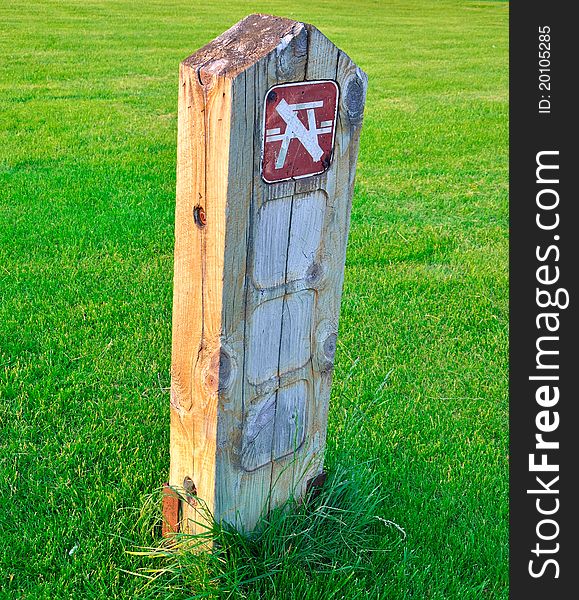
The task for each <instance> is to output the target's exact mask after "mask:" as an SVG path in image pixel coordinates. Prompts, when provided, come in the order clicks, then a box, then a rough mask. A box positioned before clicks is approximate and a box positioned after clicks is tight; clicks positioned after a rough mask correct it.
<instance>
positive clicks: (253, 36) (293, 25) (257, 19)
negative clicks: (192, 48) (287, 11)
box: [183, 14, 306, 83]
mask: <svg viewBox="0 0 579 600" xmlns="http://www.w3.org/2000/svg"><path fill="white" fill-rule="evenodd" d="M304 28H305V24H304V23H300V22H298V21H293V20H292V19H285V18H283V17H274V16H272V15H263V14H254V15H249V16H248V17H245V19H242V20H241V21H239V23H236V24H235V25H234V26H233V27H231V28H230V29H228V30H227V31H225V32H224V33H222V34H221V35H220V36H219V37H216V38H215V39H214V40H211V41H210V42H209V43H208V44H206V45H205V46H203V47H202V48H200V49H199V50H197V52H195V53H194V54H192V55H191V56H189V57H187V58H186V59H185V60H184V61H183V64H184V65H186V66H188V67H191V68H192V69H196V70H197V72H198V73H199V79H200V81H201V83H205V81H204V79H206V78H208V77H209V78H210V77H228V78H231V79H233V78H234V77H235V76H236V75H238V74H239V73H241V72H242V71H244V70H245V69H247V68H248V67H250V66H251V65H253V64H254V63H256V62H257V61H259V60H260V59H262V58H264V57H265V56H267V55H268V54H269V53H270V52H272V51H273V50H275V48H276V47H277V46H278V45H279V44H285V45H287V43H289V41H290V40H291V39H292V38H294V37H296V36H297V35H299V34H300V32H302V31H303V30H304ZM305 51H306V48H304V52H305Z"/></svg>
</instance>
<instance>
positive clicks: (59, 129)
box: [0, 0, 508, 600]
mask: <svg viewBox="0 0 579 600" xmlns="http://www.w3.org/2000/svg"><path fill="white" fill-rule="evenodd" d="M260 11H261V12H268V13H273V14H278V15H282V16H289V17H294V18H297V19H302V20H305V21H309V22H311V23H313V24H315V25H316V26H318V27H319V28H320V29H321V30H322V31H323V32H324V33H325V34H326V35H328V36H329V37H330V38H331V39H332V40H333V41H334V42H335V43H336V44H337V45H338V46H340V47H341V48H342V49H344V50H345V51H346V52H348V54H350V56H351V57H352V58H353V59H354V60H355V61H356V62H357V63H358V64H359V65H360V66H361V67H362V68H363V69H364V70H365V71H366V72H367V73H368V75H369V90H368V99H367V106H366V116H365V122H364V129H363V135H362V140H361V149H360V158H359V164H358V173H357V180H356V189H355V197H354V201H353V209H352V226H351V233H350V239H349V246H348V255H347V264H346V280H345V286H344V295H343V301H342V316H341V323H340V336H339V344H338V352H337V359H336V360H337V363H336V369H335V374H334V387H333V392H332V401H331V406H330V415H329V435H328V448H327V457H326V464H327V466H328V468H329V471H330V474H331V482H333V483H330V487H331V489H330V491H328V492H326V496H322V500H321V501H318V503H317V504H315V505H314V506H312V507H311V509H310V511H311V512H310V513H309V516H308V514H304V513H303V512H302V513H301V516H300V514H296V515H294V517H295V518H294V517H292V518H294V520H293V521H292V519H291V518H290V519H289V520H286V521H284V523H283V527H282V526H280V524H279V522H278V523H277V526H278V529H276V528H275V527H273V528H272V529H271V530H270V531H269V534H267V535H265V537H263V538H260V539H259V540H257V541H253V542H247V545H245V542H244V541H243V540H242V539H236V538H235V536H233V537H232V539H230V540H229V544H230V548H229V550H228V552H226V553H222V554H221V555H219V560H210V559H208V558H205V559H203V558H194V557H191V556H189V558H183V561H182V562H181V563H179V564H182V565H185V564H189V563H190V564H189V567H188V568H187V569H185V570H183V571H182V572H181V574H179V572H177V571H176V570H175V569H176V567H175V565H176V564H177V563H176V562H175V560H174V559H173V560H172V561H171V560H170V561H169V562H167V561H165V560H164V559H162V558H152V557H139V556H134V555H131V554H128V553H127V550H129V551H130V550H136V549H138V547H140V546H154V545H156V544H157V543H158V538H156V537H155V536H156V535H157V533H156V530H155V529H154V521H155V512H154V510H153V509H152V508H151V506H152V505H154V504H155V502H156V499H157V498H158V497H157V496H154V497H153V499H151V498H150V497H149V495H150V494H152V493H154V492H155V491H156V490H158V489H159V486H160V485H161V484H162V482H163V481H165V480H166V478H167V473H168V463H169V452H168V446H169V436H168V434H169V395H168V386H169V381H170V376H169V370H170V336H171V301H172V253H173V224H174V197H175V161H176V126H177V121H176V107H177V70H178V64H179V61H180V60H182V59H183V58H185V57H186V56H187V55H189V54H190V53H192V52H193V51H194V50H195V49H197V48H198V47H200V46H202V45H203V44H205V43H206V42H207V41H208V40H210V39H211V38H213V37H215V36H216V35H218V34H219V33H221V32H222V31H223V30H225V29H226V28H228V27H229V26H231V25H232V24H233V23H235V22H236V21H237V20H239V19H240V18H242V17H244V16H245V15H247V14H249V13H251V12H260ZM0 23H1V29H0V598H51V599H55V598H88V599H92V598H103V599H104V598H141V597H147V595H148V594H149V595H151V596H155V597H159V598H162V597H167V598H168V597H171V598H190V597H216V598H217V597H220V598H221V597H223V598H240V599H241V598H252V599H257V598H279V599H281V600H285V599H291V598H299V599H300V600H304V599H306V598H311V599H313V600H315V599H318V598H319V599H321V600H325V599H326V598H336V599H337V598H347V599H350V598H362V599H370V598H388V599H390V598H391V599H394V600H397V599H405V598H408V599H410V598H412V599H419V600H437V599H461V600H463V599H473V600H474V599H479V598H493V599H494V598H507V589H508V504H507V500H508V496H507V494H508V479H507V478H508V418H507V417H508V400H507V375H508V362H507V359H508V355H507V343H508V337H507V333H508V300H507V297H508V267H507V265H508V171H507V167H508V162H507V160H508V61H507V50H508V5H507V4H506V3H504V2H488V1H467V0H460V1H447V0H444V1H442V0H441V1H436V2H434V1H427V0H424V1H422V0H421V1H419V0H397V1H392V2H390V1H383V2H380V1H377V0H375V1H370V0H356V1H354V0H341V1H340V2H330V1H328V0H318V1H317V2H311V1H305V0H294V1H292V2H280V1H279V0H275V1H270V2H264V1H263V2H242V1H241V0H239V1H234V2H233V1H230V0H223V1H219V2H193V3H186V2H184V1H182V0H179V1H176V0H167V1H161V0H157V1H155V2H149V1H147V0H142V1H140V2H136V1H135V2H128V1H126V0H119V1H112V0H110V1H102V0H92V1H91V0H88V1H75V2H61V1H57V0H52V1H51V0H44V1H42V2H30V1H27V2H23V1H21V0H10V1H8V0H2V1H1V2H0ZM332 486H334V487H332ZM312 515H313V516H312ZM289 516H290V517H291V513H290V515H289ZM300 519H301V520H300ZM308 519H309V520H308ZM316 519H317V520H316ZM292 528H294V529H292ZM292 535H293V538H292ZM296 548H299V551H298V550H296ZM188 561H189V562H188ZM167 564H169V565H170V567H171V573H168V574H166V575H163V576H162V577H161V578H160V579H159V580H158V581H157V582H156V583H155V584H154V585H151V586H149V587H148V588H145V589H142V586H143V584H144V583H146V582H147V580H146V579H143V578H142V577H137V576H135V575H131V574H129V573H128V571H137V570H138V569H141V568H143V567H147V566H150V567H151V568H162V567H163V566H164V565H165V566H166V565H167ZM224 574H225V575H224ZM212 590H213V591H212ZM202 594H205V595H203V596H200V595H202Z"/></svg>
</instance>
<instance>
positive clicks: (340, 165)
mask: <svg viewBox="0 0 579 600" xmlns="http://www.w3.org/2000/svg"><path fill="white" fill-rule="evenodd" d="M317 80H333V81H336V82H337V84H338V87H339V100H338V102H339V106H338V116H337V122H336V134H335V146H334V152H333V158H332V161H331V163H330V166H329V168H328V170H327V171H326V172H324V173H323V174H321V175H316V176H311V177H308V178H304V179H299V180H295V181H294V180H289V181H283V182H279V183H271V184H270V183H266V182H265V181H264V180H263V179H262V177H261V175H260V157H261V152H262V140H263V122H264V114H263V111H264V99H265V96H266V93H267V91H268V90H269V89H270V88H271V87H272V86H273V85H276V84H280V83H286V82H298V81H317ZM365 90H366V76H365V75H364V73H363V72H362V71H361V70H360V69H359V68H357V67H356V65H354V63H352V61H351V60H350V59H349V58H348V57H347V56H346V55H345V54H344V53H343V52H341V51H339V50H338V49H337V48H336V47H335V46H334V45H333V44H332V43H331V42H330V41H329V40H328V39H327V38H325V36H323V35H322V34H321V33H320V32H319V31H318V30H317V29H315V28H314V27H312V26H310V25H307V24H304V23H298V22H295V21H291V20H288V19H279V18H277V17H268V16H265V15H252V16H250V17H248V18H247V19H245V20H244V21H241V22H240V23H238V24H237V25H236V26H234V27H233V28H231V29H230V30H229V31H228V32H225V33H224V34H223V35H222V36H220V37H219V38H217V39H216V40H214V41H213V42H211V43H210V44H208V45H207V46H205V47H204V48H202V49H201V50H200V51H199V52H198V53H196V54H194V55H193V56H192V57H189V58H188V59H186V60H185V61H184V62H183V63H182V65H181V68H180V93H179V133H178V166H177V208H176V225H175V238H176V239H175V281H174V287H175V291H174V307H173V356H172V385H171V468H170V484H171V485H172V486H175V487H177V488H179V487H182V486H183V482H184V480H185V478H186V477H190V478H191V479H192V481H193V482H194V485H195V488H196V492H197V494H198V497H199V499H202V500H203V501H204V502H205V503H206V504H207V507H208V508H209V510H210V511H211V512H212V513H213V515H214V516H215V518H216V519H217V520H226V521H228V522H229V523H232V524H234V525H235V526H237V527H238V528H240V529H243V530H251V529H253V528H254V527H255V525H256V523H257V521H258V519H259V517H260V515H262V514H265V513H267V512H268V511H269V510H270V509H271V508H272V507H274V506H277V505H279V504H280V503H282V502H284V501H285V500H287V499H288V497H290V496H294V497H299V496H301V495H302V494H303V493H304V492H305V488H306V484H307V481H308V479H310V478H312V477H314V476H315V475H317V474H318V473H319V472H320V471H321V469H322V465H323V452H324V447H325V439H326V426H327V413H328V402H329V396H330V388H331V376H332V370H333V360H334V354H335V348H336V339H337V325H338V317H339V307H340V297H341V291H342V283H343V271H344V261H345V252H346V241H347V235H348V227H349V215H350V206H351V198H352V192H353V182H354V174H355V164H356V157H357V151H358V140H359V134H360V129H361V123H362V115H363V107H364V101H365ZM196 207H202V209H203V210H204V213H205V224H204V225H203V226H199V225H198V224H196V223H195V221H194V219H193V214H194V211H195V208H196ZM182 513H183V517H184V524H183V526H182V529H183V530H190V531H196V530H198V529H199V528H200V527H202V526H203V523H202V515H201V514H200V512H199V511H198V503H197V502H196V499H195V498H191V502H189V503H185V506H184V507H183V511H182ZM196 523H199V524H196Z"/></svg>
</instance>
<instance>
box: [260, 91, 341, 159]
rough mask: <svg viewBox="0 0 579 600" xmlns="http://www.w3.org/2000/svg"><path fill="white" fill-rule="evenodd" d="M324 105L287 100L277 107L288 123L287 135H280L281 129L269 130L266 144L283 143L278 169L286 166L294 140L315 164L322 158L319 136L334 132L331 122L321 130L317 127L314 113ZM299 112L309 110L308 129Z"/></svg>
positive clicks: (322, 125) (325, 122) (324, 123)
mask: <svg viewBox="0 0 579 600" xmlns="http://www.w3.org/2000/svg"><path fill="white" fill-rule="evenodd" d="M323 105H324V102H323V101H322V100H319V101H317V102H302V103H301V104H288V103H287V102H286V101H285V99H282V100H281V101H280V102H279V104H278V105H277V106H276V110H277V112H278V114H279V115H280V117H281V118H282V119H283V120H284V121H285V123H286V129H285V133H283V134H280V133H279V129H268V130H267V131H266V138H265V141H266V142H276V141H279V140H281V142H282V143H281V148H280V151H279V155H278V157H277V160H276V161H275V168H276V169H281V168H282V167H283V166H284V164H285V159H286V156H287V151H288V148H289V145H290V142H291V140H292V139H293V138H296V139H297V140H299V141H300V142H301V143H302V145H303V146H304V148H305V149H306V150H307V151H308V153H309V154H310V156H311V157H312V158H313V159H314V161H315V162H317V161H319V160H320V158H322V154H323V153H324V151H323V150H322V148H321V147H320V144H319V143H318V135H320V134H321V133H330V132H331V131H332V122H331V121H324V122H323V123H322V124H321V127H320V128H319V129H318V128H317V127H316V116H315V112H314V111H315V109H316V108H321V107H322V106H323ZM298 110H307V114H308V128H306V127H305V126H304V124H303V123H302V122H301V121H300V120H299V119H298V116H297V111H298Z"/></svg>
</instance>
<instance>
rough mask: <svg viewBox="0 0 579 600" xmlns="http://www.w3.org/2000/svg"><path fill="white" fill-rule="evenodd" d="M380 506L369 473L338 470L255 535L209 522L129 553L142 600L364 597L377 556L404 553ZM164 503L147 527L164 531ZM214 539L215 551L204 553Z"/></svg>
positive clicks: (154, 507)
mask: <svg viewBox="0 0 579 600" xmlns="http://www.w3.org/2000/svg"><path fill="white" fill-rule="evenodd" d="M382 503H383V497H382V495H381V493H380V490H379V489H378V486H377V485H376V479H375V477H374V476H372V475H371V474H369V473H368V472H367V471H366V469H365V468H364V469H352V470H349V471H345V470H336V471H334V472H331V473H330V474H329V476H328V479H327V481H326V483H325V484H324V486H323V488H322V489H321V492H320V493H319V495H318V496H317V497H315V498H314V497H309V498H306V500H305V501H303V502H294V501H290V502H288V503H287V504H286V505H284V506H283V507H281V508H279V509H276V510H275V511H272V512H271V513H270V514H269V515H267V517H265V518H263V519H262V520H261V521H260V523H259V525H258V527H257V529H256V533H253V534H251V535H243V534H241V533H239V532H237V531H235V530H233V529H232V528H231V527H228V526H226V525H220V524H218V523H215V522H214V521H211V528H210V529H209V530H208V531H207V533H204V534H200V535H186V534H176V535H175V536H174V537H172V538H171V539H170V540H162V541H161V542H160V543H159V546H158V547H156V548H143V549H140V550H139V551H135V552H131V553H132V554H134V555H136V556H138V557H139V558H138V559H136V560H138V561H139V562H140V563H141V564H140V566H139V567H138V568H137V569H136V571H135V572H134V573H133V575H135V576H137V575H138V576H141V577H143V578H144V584H143V587H142V589H141V594H142V597H143V598H174V599H177V598H179V599H185V598H191V599H193V598H244V599H253V598H255V599H257V598H284V599H286V598H287V599H290V598H299V600H304V599H308V598H312V599H313V598H321V597H323V598H341V597H352V596H351V595H349V594H348V593H347V592H346V596H345V595H344V593H345V590H344V588H346V587H347V586H348V585H349V582H355V586H354V587H355V588H356V589H357V590H358V591H362V590H364V588H365V589H367V590H368V591H370V589H374V587H375V585H376V571H375V564H376V562H378V563H383V559H382V560H379V561H375V560H374V558H375V557H373V555H375V554H376V553H387V552H392V551H394V550H397V549H399V550H400V551H402V546H403V542H404V540H405V538H406V534H405V532H404V531H403V530H402V529H401V528H400V527H399V526H398V525H397V524H395V523H393V522H392V521H389V520H388V519H386V518H384V517H383V516H381V514H380V513H381V505H382ZM160 504H161V502H160V494H156V495H153V496H151V497H150V498H149V500H148V502H147V505H146V507H145V508H144V510H143V512H142V515H141V519H140V521H139V525H140V526H141V527H151V524H153V527H154V529H155V531H156V532H158V531H160V524H161V520H162V516H161V514H160V509H159V507H160ZM157 536H158V533H157ZM157 539H158V537H157ZM210 539H213V541H214V546H213V551H212V552H208V551H206V550H204V548H207V545H208V541H209V540H210ZM396 554H398V553H396ZM393 558H394V557H393ZM394 560H397V558H396V559H394ZM366 580H367V584H368V586H366V585H365V581H366ZM356 596H358V594H356Z"/></svg>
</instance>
